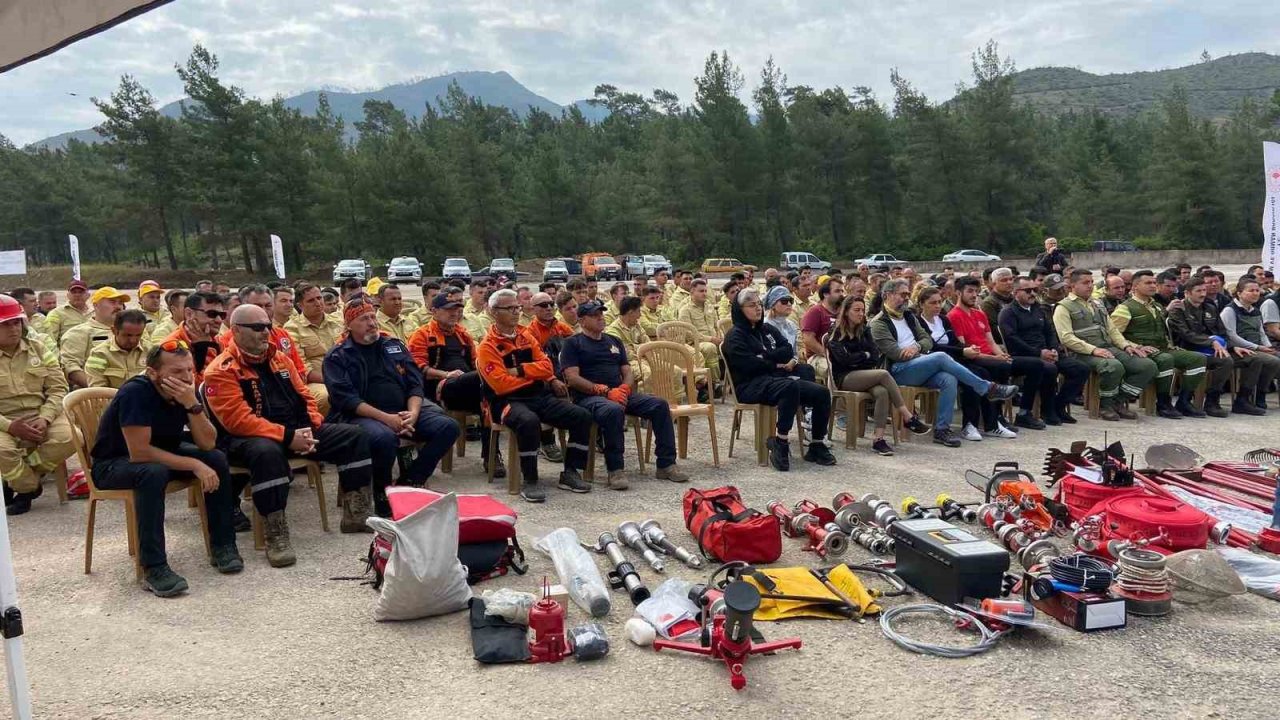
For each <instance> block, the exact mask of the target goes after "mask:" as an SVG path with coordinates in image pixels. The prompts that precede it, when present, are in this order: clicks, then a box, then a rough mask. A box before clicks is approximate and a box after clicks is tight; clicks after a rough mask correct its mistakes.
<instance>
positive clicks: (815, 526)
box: [792, 513, 849, 558]
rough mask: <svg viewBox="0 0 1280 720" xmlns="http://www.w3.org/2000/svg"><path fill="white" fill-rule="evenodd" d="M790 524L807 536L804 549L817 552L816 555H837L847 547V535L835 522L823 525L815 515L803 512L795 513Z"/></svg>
mask: <svg viewBox="0 0 1280 720" xmlns="http://www.w3.org/2000/svg"><path fill="white" fill-rule="evenodd" d="M792 525H793V526H794V527H795V529H796V530H798V531H800V532H801V533H802V534H804V535H807V536H808V537H809V544H808V545H807V546H805V550H806V551H809V552H815V553H817V554H818V557H821V558H826V557H839V556H841V555H844V554H845V552H846V551H847V550H848V549H849V536H848V535H845V534H844V531H843V530H841V529H840V526H839V525H836V524H835V523H826V524H825V525H824V524H822V523H821V522H819V520H818V518H817V517H815V516H813V515H810V514H809V513H804V514H801V515H797V516H796V517H795V519H794V520H792Z"/></svg>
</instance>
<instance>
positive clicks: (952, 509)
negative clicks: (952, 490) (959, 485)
mask: <svg viewBox="0 0 1280 720" xmlns="http://www.w3.org/2000/svg"><path fill="white" fill-rule="evenodd" d="M933 504H934V505H937V506H938V507H939V508H941V510H942V519H943V520H954V519H956V518H960V519H961V520H963V521H965V522H967V523H971V522H974V521H975V520H977V519H978V511H977V509H976V508H975V507H974V506H975V505H978V504H979V503H962V502H960V501H958V500H956V499H955V498H953V497H951V496H950V495H948V494H946V493H938V497H936V498H934V499H933Z"/></svg>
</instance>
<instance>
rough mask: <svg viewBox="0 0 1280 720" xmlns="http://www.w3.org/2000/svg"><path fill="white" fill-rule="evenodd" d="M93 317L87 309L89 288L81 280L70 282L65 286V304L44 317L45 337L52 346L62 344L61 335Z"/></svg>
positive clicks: (91, 312) (91, 311)
mask: <svg viewBox="0 0 1280 720" xmlns="http://www.w3.org/2000/svg"><path fill="white" fill-rule="evenodd" d="M92 315H93V310H92V309H91V308H90V307H89V286H88V285H86V284H85V283H84V281H83V280H72V281H71V282H70V283H69V284H68V285H67V303H66V304H65V305H59V306H58V307H56V308H55V309H53V310H51V311H49V312H48V313H47V315H46V317H47V319H48V322H47V323H45V328H46V330H47V332H46V333H45V334H46V335H48V336H49V338H50V339H51V340H53V342H54V344H55V345H56V344H58V343H61V342H62V335H63V333H65V332H66V331H68V330H70V329H71V328H73V327H75V326H76V325H79V324H80V323H82V322H85V321H87V320H88V319H89V318H90V317H91V316H92Z"/></svg>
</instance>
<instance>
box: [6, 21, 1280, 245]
mask: <svg viewBox="0 0 1280 720" xmlns="http://www.w3.org/2000/svg"><path fill="white" fill-rule="evenodd" d="M973 60H974V61H973V76H972V78H971V79H970V81H969V82H968V84H967V85H968V87H967V90H966V91H965V92H962V93H961V94H959V95H958V96H957V97H956V98H954V99H953V100H951V101H948V102H946V103H939V102H936V101H934V100H932V99H930V98H926V97H924V96H923V95H922V94H921V93H920V92H918V91H917V90H915V89H914V87H913V86H912V84H911V82H910V79H909V78H904V77H900V76H898V75H897V74H896V73H895V74H894V76H893V86H894V96H893V97H891V98H884V99H881V98H876V97H873V96H872V94H871V93H870V91H868V90H866V89H865V88H861V87H848V88H839V87H836V88H825V89H820V88H812V87H808V86H805V85H800V84H792V83H790V82H789V81H788V79H787V77H786V76H785V75H784V74H783V70H782V68H779V67H776V66H775V65H774V64H773V63H772V62H770V63H769V64H768V65H766V67H764V68H763V69H761V70H759V71H753V72H752V73H751V77H750V79H748V78H747V77H745V76H744V72H743V70H742V69H740V68H739V67H737V66H736V65H735V64H734V63H733V61H732V60H731V59H730V58H729V57H728V56H727V55H726V54H724V53H712V54H711V55H710V56H709V57H708V58H707V60H706V62H705V65H704V67H702V68H701V72H700V74H698V76H697V77H696V79H695V88H696V89H695V93H694V96H693V97H692V98H679V97H677V96H676V95H675V94H673V93H671V92H668V91H666V90H662V89H653V90H649V91H639V90H636V89H630V88H627V89H619V88H615V87H613V86H611V85H607V84H602V85H600V86H599V87H598V88H597V90H596V100H597V101H598V103H599V105H600V106H601V107H603V108H604V109H607V110H608V111H609V114H608V117H607V119H605V120H603V121H602V122H599V123H592V122H588V121H587V119H586V118H585V117H584V116H583V115H582V114H581V112H580V111H579V110H578V109H577V108H574V107H570V108H569V109H568V110H566V111H565V112H564V113H563V114H561V115H559V116H556V115H552V114H550V113H548V112H544V111H541V110H538V109H536V108H534V109H531V110H530V111H529V112H528V113H526V114H525V115H523V116H520V115H517V114H516V113H514V112H513V111H512V110H511V109H509V108H505V107H494V106H491V105H486V104H485V103H483V102H480V101H479V100H477V99H476V98H473V97H469V96H468V95H467V94H466V93H465V92H464V91H463V90H462V89H461V88H460V87H459V86H457V85H453V86H451V87H450V88H449V89H448V91H447V96H446V97H445V98H444V100H443V102H442V103H441V105H440V107H439V108H438V109H437V108H434V107H433V108H424V110H423V112H422V114H421V116H420V117H418V118H414V117H410V116H407V115H406V113H405V112H404V111H402V110H401V109H398V108H396V107H395V106H393V105H391V104H390V103H387V102H385V101H368V102H366V103H365V104H364V108H363V117H362V118H361V119H359V120H358V121H356V124H357V127H358V129H359V139H358V141H356V142H354V143H348V142H347V141H346V140H345V139H344V138H346V137H347V133H346V126H345V123H344V122H343V121H342V120H339V119H338V118H337V117H336V116H335V114H334V112H333V108H332V106H331V104H330V102H329V101H328V99H327V97H325V96H324V95H323V94H319V95H317V97H316V98H315V102H316V113H315V115H314V116H308V115H305V114H303V113H302V112H301V111H299V110H298V109H297V108H291V107H287V106H286V105H285V104H284V103H283V101H280V100H276V101H271V102H267V101H262V100H258V99H255V98H251V97H247V96H246V94H245V93H244V92H243V91H242V90H241V89H239V88H236V87H233V86H230V85H228V84H226V83H224V82H223V81H222V80H220V79H219V76H218V62H217V59H216V58H215V57H214V56H213V55H212V54H211V53H209V52H208V51H207V50H205V49H204V48H202V47H196V48H195V49H194V51H193V52H192V54H191V56H190V58H189V59H188V60H187V61H186V62H185V63H183V64H182V65H181V66H179V67H178V68H177V72H178V75H179V76H180V78H181V80H182V82H183V83H184V90H185V93H186V95H187V96H188V97H190V98H192V99H193V100H194V101H195V102H192V103H189V104H187V105H186V106H185V108H184V110H183V112H182V113H181V115H180V116H179V117H177V118H170V117H166V116H165V115H163V114H161V113H160V112H158V109H157V107H156V104H155V102H154V100H153V98H152V96H151V95H150V93H148V91H147V90H146V88H143V87H141V86H140V85H139V84H138V83H136V82H135V81H134V80H133V79H132V78H130V77H127V76H126V77H124V78H123V79H122V80H121V83H120V86H119V88H118V89H117V91H116V92H115V93H113V94H112V96H111V97H107V98H99V99H97V100H96V102H97V104H98V106H99V108H100V109H101V111H102V113H103V115H104V117H105V121H104V123H103V124H102V126H101V128H100V130H101V132H102V134H103V135H105V136H106V137H107V138H108V142H105V143H101V144H98V145H86V144H83V143H78V142H73V143H71V144H70V145H69V146H68V147H67V149H66V150H65V151H52V150H47V149H44V150H30V151H29V150H20V149H17V148H15V147H13V146H12V145H11V144H9V143H4V144H3V145H2V146H0V247H2V248H27V250H28V251H29V256H30V257H31V259H32V261H34V262H37V263H54V262H66V253H67V251H66V235H67V233H69V232H71V233H75V234H76V235H78V236H79V238H80V241H81V247H82V254H83V255H84V256H85V260H86V261H96V260H101V261H109V262H133V261H144V262H152V263H155V264H158V265H166V266H178V265H183V266H197V267H205V266H208V265H210V264H217V265H222V266H224V267H225V266H227V265H228V264H235V265H239V266H244V267H250V268H255V269H258V270H266V269H267V268H268V267H269V264H268V256H269V252H268V247H269V243H268V235H269V234H270V233H276V234H279V235H280V236H282V237H283V238H284V239H285V242H286V248H287V252H286V255H287V257H288V259H289V263H290V264H291V265H293V266H295V267H296V266H298V265H300V264H301V263H303V262H308V261H310V262H313V263H327V262H332V261H333V260H335V259H337V258H339V257H350V256H364V257H366V258H367V259H369V260H370V261H371V262H375V263H376V262H378V261H385V260H386V259H387V258H389V257H391V256H393V255H397V254H413V255H417V256H418V257H419V259H422V260H423V261H424V262H427V263H428V266H429V268H430V267H431V266H432V265H433V264H435V263H437V262H438V261H439V260H440V259H441V258H442V257H444V256H446V255H453V254H462V255H466V256H468V257H471V258H473V259H475V260H477V261H487V259H488V258H490V257H495V256H514V257H517V258H525V257H538V256H547V255H559V254H567V253H580V252H582V251H585V250H592V249H602V250H608V251H614V252H618V251H623V250H644V251H648V252H665V253H666V254H668V255H669V256H671V257H673V258H676V259H677V260H679V261H688V260H696V259H700V258H702V257H705V256H709V255H733V256H738V257H742V258H744V259H764V260H767V259H769V258H771V257H773V256H774V255H775V254H776V253H777V252H778V251H780V250H782V249H784V248H785V249H791V248H801V249H810V250H814V251H816V252H818V253H820V254H822V255H824V256H830V257H831V258H832V259H835V260H837V261H841V262H848V261H849V260H850V259H852V258H854V257H858V256H860V255H861V254H862V253H867V252H875V251H879V252H895V253H897V254H899V256H900V257H907V258H935V257H937V256H938V255H940V254H941V253H942V252H944V251H950V250H953V249H956V248H960V247H974V248H984V249H989V250H993V251H995V252H999V253H1009V254H1015V253H1022V252H1030V251H1033V250H1034V249H1035V248H1036V247H1037V246H1038V245H1039V242H1040V240H1041V239H1042V238H1043V237H1044V236H1045V234H1047V233H1052V234H1056V235H1058V236H1059V237H1063V238H1073V239H1078V240H1080V241H1083V240H1086V239H1089V238H1109V237H1122V238H1128V239H1137V240H1138V241H1139V242H1140V244H1142V245H1144V246H1241V245H1251V244H1254V243H1256V242H1260V238H1261V230H1260V228H1259V226H1258V224H1259V219H1260V214H1261V203H1262V198H1263V187H1262V182H1261V169H1262V168H1261V145H1260V143H1261V141H1262V140H1263V139H1267V138H1272V137H1274V136H1275V134H1276V133H1275V132H1274V130H1273V129H1272V128H1273V126H1274V121H1275V117H1276V106H1275V105H1274V104H1273V103H1272V102H1271V101H1270V100H1268V101H1266V102H1255V101H1252V100H1250V99H1248V98H1246V99H1244V100H1242V101H1240V102H1239V103H1238V104H1237V105H1236V106H1235V107H1234V109H1233V110H1232V111H1231V114H1230V117H1229V118H1227V119H1225V120H1224V121H1221V122H1209V121H1207V120H1204V119H1201V118H1199V117H1197V116H1196V115H1195V114H1194V113H1193V112H1192V111H1191V107H1192V104H1193V101H1192V99H1191V97H1190V95H1189V93H1188V92H1186V91H1184V90H1182V89H1180V88H1178V87H1173V88H1171V89H1169V90H1168V91H1167V92H1166V93H1163V94H1162V95H1161V96H1160V97H1159V98H1158V101H1157V102H1156V103H1155V105H1154V107H1153V108H1152V109H1151V110H1150V111H1147V112H1142V113H1138V114H1132V115H1124V116H1119V117H1117V116H1114V115H1112V114H1109V113H1106V112H1102V111H1097V110H1091V111H1087V112H1075V113H1066V114H1057V113H1042V112H1039V111H1037V110H1035V109H1034V108H1033V107H1031V106H1029V105H1027V104H1026V103H1023V102H1021V101H1020V100H1019V96H1018V95H1017V84H1016V82H1015V68H1014V67H1013V64H1012V63H1011V62H1010V61H1008V60H1007V59H1002V58H1000V57H999V56H998V53H997V49H996V48H995V46H994V45H988V46H987V47H985V48H983V49H981V50H979V51H978V52H976V53H975V55H974V59H973ZM607 79H608V78H601V80H602V81H606V80H607ZM744 97H746V98H750V100H749V103H744V101H743V100H742V99H740V98H744ZM753 118H754V121H753Z"/></svg>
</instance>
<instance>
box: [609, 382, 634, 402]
mask: <svg viewBox="0 0 1280 720" xmlns="http://www.w3.org/2000/svg"><path fill="white" fill-rule="evenodd" d="M605 397H607V398H609V399H610V400H612V401H614V402H616V403H618V404H619V405H621V406H623V407H626V406H627V398H629V397H631V386H630V385H619V386H618V387H616V388H614V389H612V390H610V391H609V392H608V393H606V394H605Z"/></svg>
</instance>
